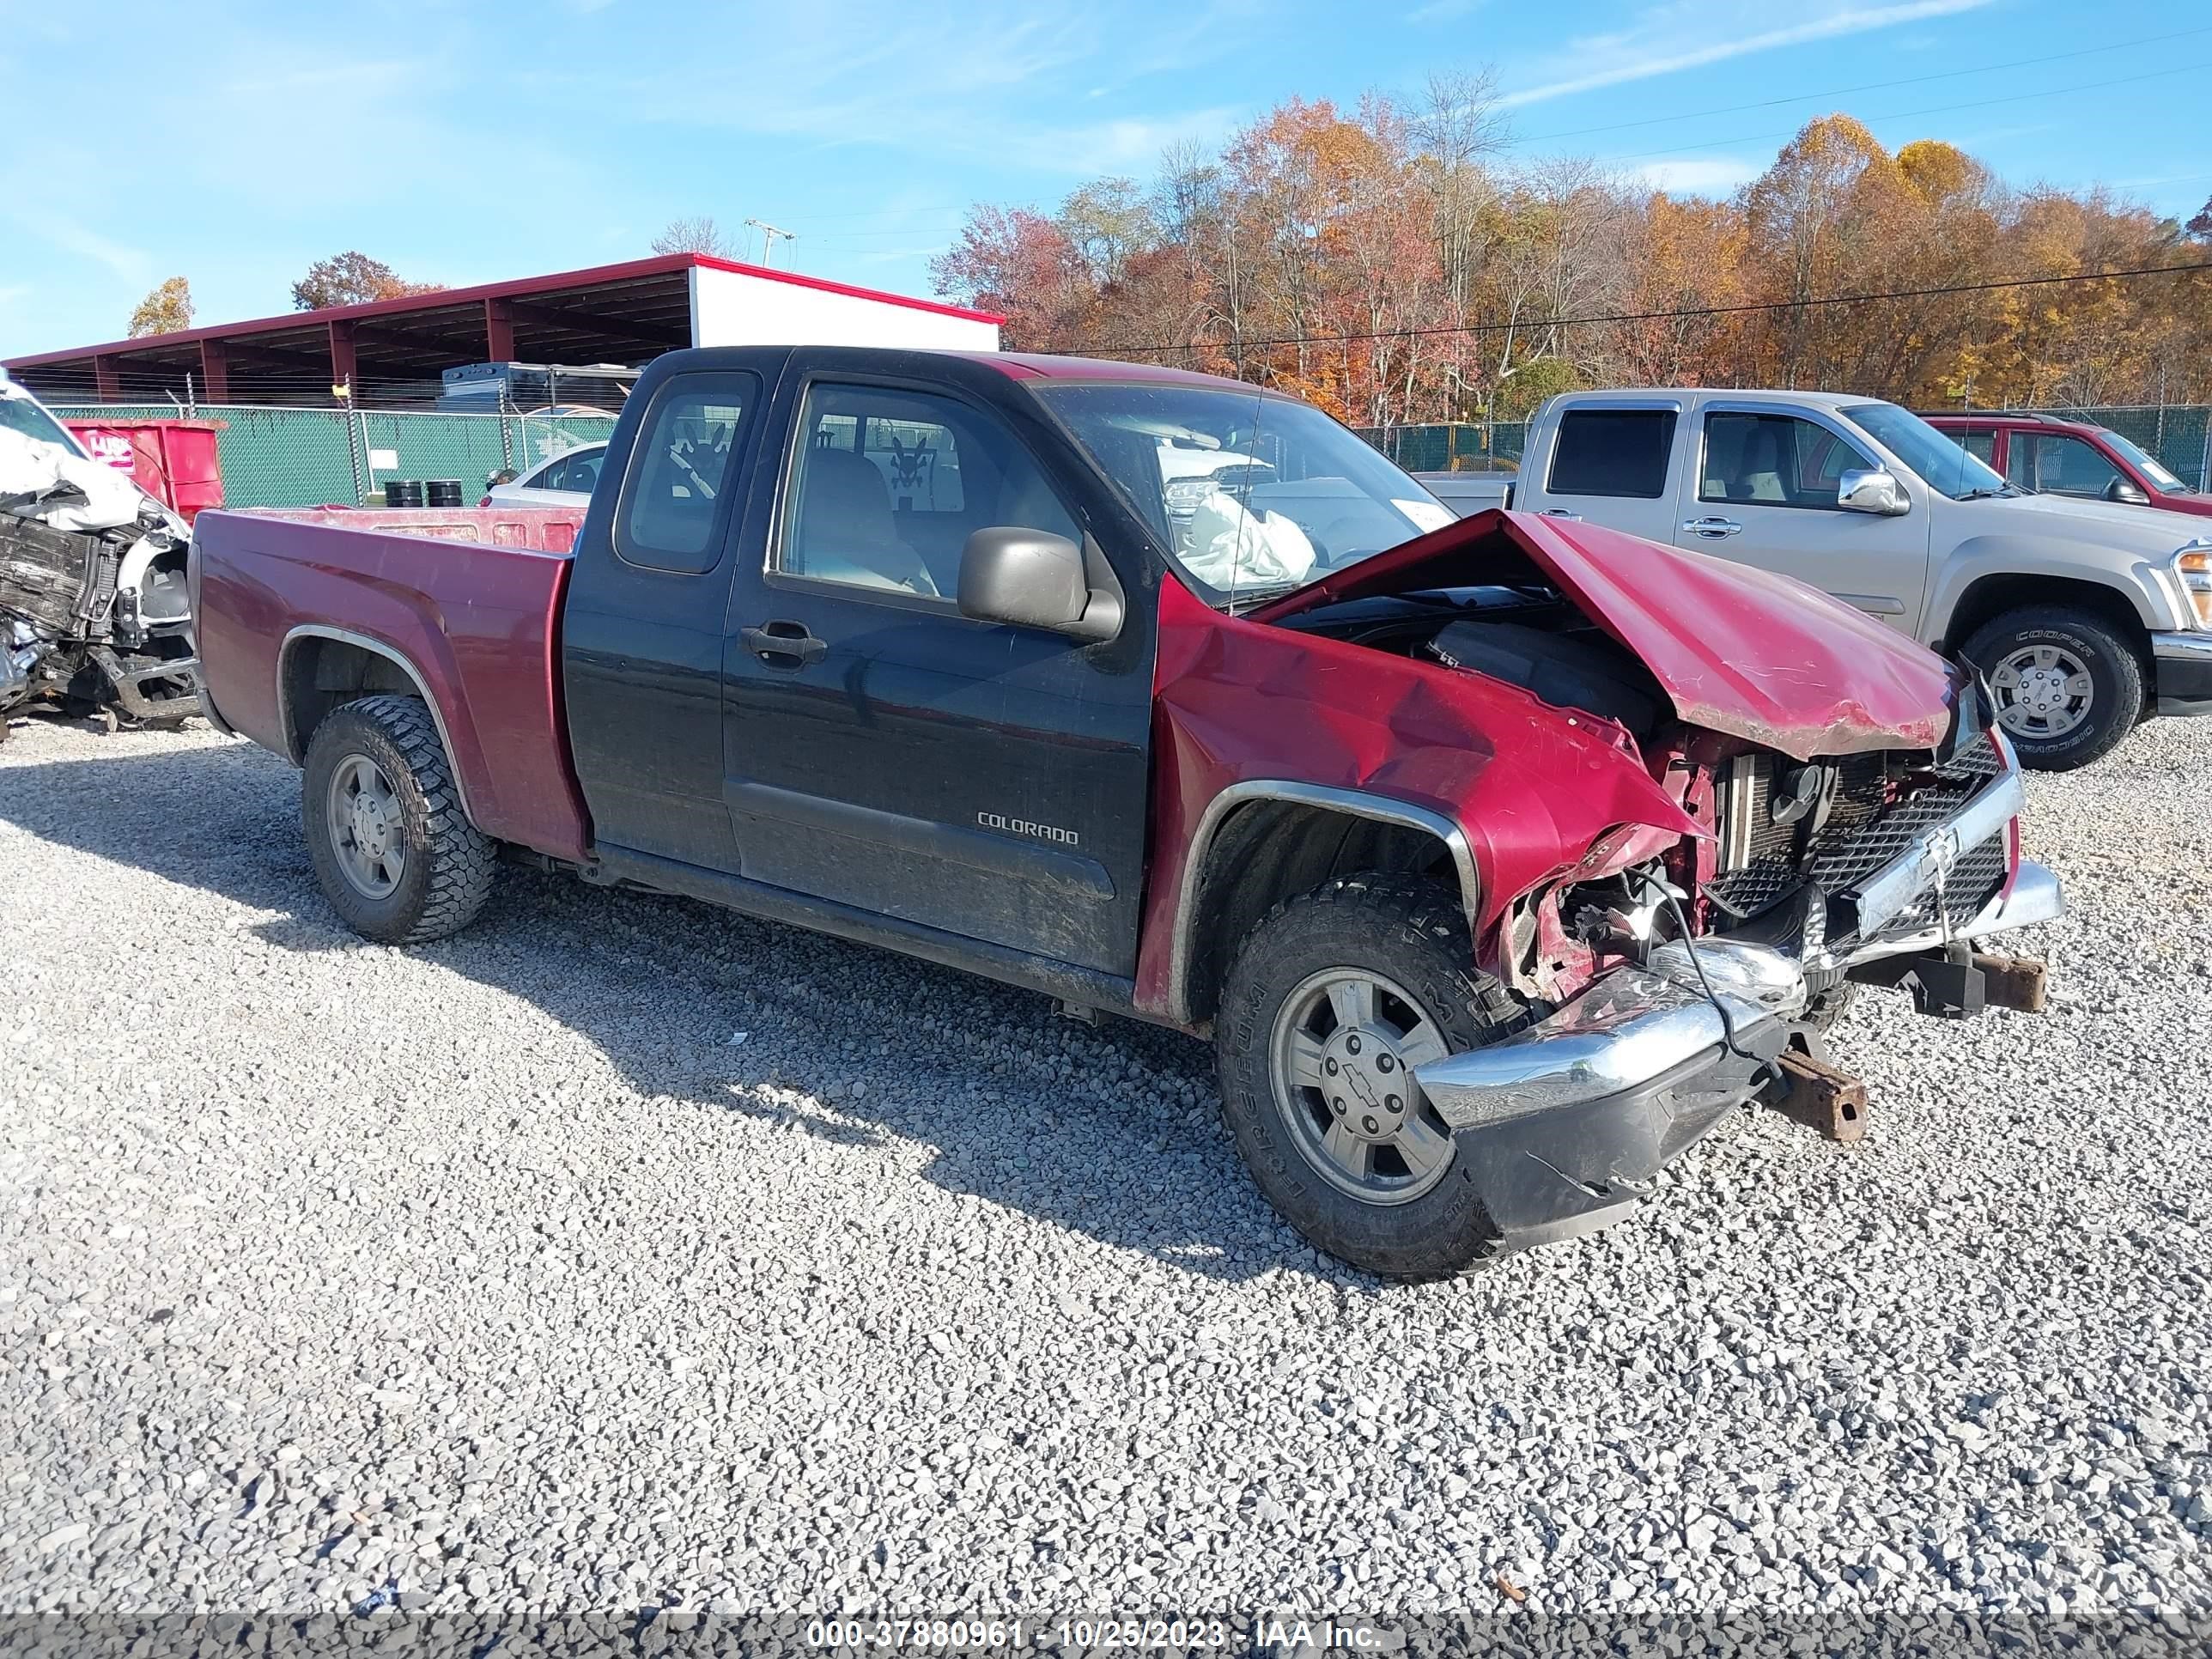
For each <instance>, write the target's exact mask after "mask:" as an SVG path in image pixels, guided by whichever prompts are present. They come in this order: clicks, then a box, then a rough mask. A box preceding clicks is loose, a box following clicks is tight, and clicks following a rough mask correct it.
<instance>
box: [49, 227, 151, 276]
mask: <svg viewBox="0 0 2212 1659" xmlns="http://www.w3.org/2000/svg"><path fill="white" fill-rule="evenodd" d="M15 222H17V223H18V224H20V225H21V226H22V227H23V228H25V229H27V230H28V231H29V232H30V233H31V234H33V235H34V236H40V237H43V238H44V239H45V240H47V241H49V242H52V244H53V245H54V246H56V247H58V248H60V249H61V250H62V251H63V252H66V253H74V254H76V256H77V258H80V259H89V260H90V261H92V263H93V264H97V265H102V266H105V267H106V269H107V270H109V271H111V272H112V273H113V275H114V276H116V277H117V278H118V279H119V280H120V281H123V282H125V283H150V282H151V281H152V280H153V276H152V270H153V258H152V256H151V255H149V253H148V252H146V250H145V249H143V248H141V247H131V246H128V245H126V244H125V243H122V242H118V241H115V240H112V239H110V238H108V237H106V236H102V235H101V234H100V233H99V232H97V231H95V230H94V229H92V228H90V227H89V226H87V225H81V224H79V223H77V222H76V221H75V220H74V219H63V218H58V217H56V216H54V215H52V214H51V213H41V214H38V215H36V216H33V215H31V214H27V213H26V214H18V215H15Z"/></svg>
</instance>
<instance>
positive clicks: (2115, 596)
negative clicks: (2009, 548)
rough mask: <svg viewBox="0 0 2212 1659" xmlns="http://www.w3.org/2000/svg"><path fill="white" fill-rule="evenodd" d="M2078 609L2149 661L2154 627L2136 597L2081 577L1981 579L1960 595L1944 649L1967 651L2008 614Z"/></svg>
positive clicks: (1990, 575)
mask: <svg viewBox="0 0 2212 1659" xmlns="http://www.w3.org/2000/svg"><path fill="white" fill-rule="evenodd" d="M2029 605H2077V606H2079V607H2080V608H2081V609H2082V610H2083V611H2087V612H2088V613H2089V614H2090V615H2092V616H2093V617H2096V618H2097V619H2098V620H2100V622H2104V623H2109V624H2110V625H2111V626H2112V627H2113V628H2115V629H2118V631H2119V635H2120V637H2121V638H2123V639H2124V640H2126V641H2129V642H2130V644H2131V645H2132V646H2133V647H2135V651H2136V655H2137V656H2138V657H2141V658H2145V659H2148V655H2149V652H2150V632H2151V630H2150V627H2149V625H2148V623H2145V622H2144V621H2143V618H2142V611H2141V610H2140V609H2139V607H2138V603H2137V600H2136V597H2135V596H2134V595H2133V594H2131V593H2130V592H2128V591H2127V590H2126V589H2125V588H2124V587H2122V586H2119V585H2118V584H2117V583H2111V582H2103V581H2098V580H2093V579H2090V578H2086V577H2081V576H2036V575H2029V574H2025V573H2023V572H2020V571H1990V572H1987V573H1985V574H1982V575H1979V576H1977V577H1975V578H1974V579H1973V580H1972V581H1971V582H1969V583H1968V584H1967V585H1966V587H1965V589H1964V590H1963V591H1961V592H1960V595H1959V597H1958V599H1957V601H1956V602H1955V603H1954V605H1952V607H1951V615H1950V620H1949V622H1948V623H1947V624H1946V625H1945V628H1944V630H1943V638H1942V650H1943V653H1944V654H1945V655H1947V656H1948V655H1952V654H1954V653H1957V652H1958V651H1960V650H1961V649H1963V648H1964V647H1965V646H1966V641H1968V640H1970V639H1972V638H1973V636H1974V635H1975V634H1976V633H1978V631H1980V630H1981V629H1983V628H1985V627H1986V626H1988V625H1989V624H1990V623H1993V622H1995V621H1996V619H1997V618H1998V617H2002V616H2003V615H2004V614H2005V613H2006V612H2007V611H2019V610H2023V609H2025V608H2027V606H2029Z"/></svg>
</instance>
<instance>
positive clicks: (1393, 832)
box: [1168, 778, 1481, 1027]
mask: <svg viewBox="0 0 2212 1659" xmlns="http://www.w3.org/2000/svg"><path fill="white" fill-rule="evenodd" d="M1355 870H1383V871H1390V872H1403V873H1409V874H1424V875H1435V876H1437V877H1438V878H1441V879H1443V880H1444V881H1446V882H1447V883H1448V884H1450V885H1451V886H1453V887H1454V888H1455V890H1457V892H1458V894H1459V896H1460V902H1461V904H1462V908H1464V910H1465V912H1466V915H1467V921H1468V932H1469V933H1470V934H1472V933H1474V930H1475V927H1476V925H1477V921H1478V919H1479V915H1480V910H1479V906H1480V899H1481V878H1480V873H1479V872H1478V871H1477V869H1476V866H1475V861H1474V848H1473V847H1472V845H1471V844H1470V843H1469V842H1468V836H1467V835H1466V833H1465V832H1464V831H1463V830H1462V829H1461V828H1460V827H1459V825H1458V824H1456V823H1454V822H1453V821H1452V820H1451V819H1450V818H1449V817H1446V816H1445V815H1444V814H1443V813H1442V812H1439V811H1435V810H1434V809H1433V808H1431V807H1425V806H1419V805H1414V804H1413V802H1411V801H1406V800H1400V799H1395V798H1394V797H1392V796H1389V795H1380V794H1375V793H1370V792H1368V791H1365V790H1356V789H1342V788H1336V787H1330V786H1327V785H1322V784H1310V783H1301V782H1297V781H1291V780H1288V779H1273V778H1257V779H1248V780H1246V781H1243V782H1240V783H1233V784H1231V785H1230V786H1229V787H1226V788H1225V789H1223V790H1222V791H1221V792H1220V793H1218V794H1217V795H1215V796H1214V798H1213V799H1212V800H1211V801H1209V802H1208V803H1207V804H1206V811H1205V812H1204V814H1203V815H1202V816H1201V817H1200V819H1199V823H1198V828H1197V830H1196V831H1195V832H1194V834H1193V836H1191V842H1190V847H1189V849H1188V853H1187V854H1185V857H1184V860H1183V866H1182V884H1181V888H1180V890H1179V891H1178V893H1177V895H1176V912H1175V934H1174V940H1173V945H1172V949H1171V951H1170V959H1169V969H1168V1001H1169V1012H1170V1018H1173V1019H1175V1020H1176V1021H1177V1022H1179V1023H1181V1024H1185V1025H1188V1026H1193V1027H1195V1026H1198V1025H1200V1024H1204V1023H1205V1022H1206V1021H1207V1020H1210V1019H1211V1018H1212V1017H1213V1014H1214V1012H1215V1010H1216V1008H1217V1007H1218V1005H1219V1000H1220V994H1221V986H1222V982H1223V981H1224V980H1225V978H1226V977H1227V975H1228V970H1229V963H1230V957H1231V951H1233V950H1234V949H1235V947H1236V945H1237V942H1238V941H1240V940H1241V939H1243V937H1244V936H1245V934H1247V933H1249V932H1250V931H1251V929H1252V928H1253V927H1255V926H1256V925H1257V924H1258V922H1259V921H1260V919H1261V917H1262V916H1264V915H1267V912H1268V911H1269V910H1270V909H1271V908H1273V907H1274V906H1275V905H1276V904H1277V903H1278V902H1280V901H1282V900H1283V899H1285V898H1289V897H1291V896H1294V895H1296V894H1298V893H1302V892H1305V891H1307V890H1310V889H1311V888H1314V887H1316V886H1318V885H1319V884H1321V883H1322V882H1323V881H1326V880H1327V879H1328V878H1330V877H1331V876H1335V875H1344V874H1348V873H1351V872H1353V871H1355Z"/></svg>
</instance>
